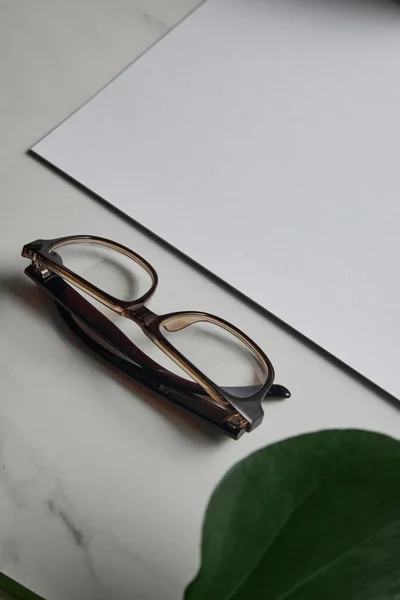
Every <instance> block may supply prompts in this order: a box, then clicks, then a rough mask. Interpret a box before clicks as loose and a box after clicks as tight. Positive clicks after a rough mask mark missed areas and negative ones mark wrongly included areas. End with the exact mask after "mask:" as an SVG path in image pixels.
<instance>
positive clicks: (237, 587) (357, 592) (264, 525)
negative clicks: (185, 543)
mask: <svg viewBox="0 0 400 600" xmlns="http://www.w3.org/2000/svg"><path fill="white" fill-rule="evenodd" d="M389 598H390V599H397V600H398V599H400V443H399V442H397V441H395V440H393V439H391V438H388V437H386V436H383V435H379V434H376V433H369V432H363V431H323V432H319V433H314V434H309V435H302V436H299V437H296V438H292V439H289V440H286V441H284V442H280V443H278V444H274V445H272V446H270V447H267V448H264V449H262V450H259V451H257V452H255V453H254V454H252V455H251V456H249V457H248V458H246V459H245V460H243V461H242V462H240V463H239V464H238V465H236V466H235V467H234V468H233V469H232V470H231V471H230V472H229V473H228V474H227V475H226V476H225V477H224V479H223V480H222V482H221V483H220V484H219V485H218V487H217V489H216V490H215V492H214V494H213V496H212V498H211V501H210V503H209V506H208V508H207V512H206V517H205V523H204V529H203V542H202V564H201V568H200V571H199V573H198V575H197V576H196V578H195V579H194V581H193V582H192V583H191V584H190V585H189V586H188V588H187V590H186V593H185V600H214V599H215V600H259V599H260V600H261V599H262V600H300V599H301V600H317V599H318V600H321V599H322V600H378V599H379V600H387V599H389Z"/></svg>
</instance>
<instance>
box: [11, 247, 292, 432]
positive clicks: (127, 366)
mask: <svg viewBox="0 0 400 600" xmlns="http://www.w3.org/2000/svg"><path fill="white" fill-rule="evenodd" d="M79 243H84V244H95V245H100V246H103V247H108V248H110V249H112V250H115V251H117V252H119V253H121V254H123V255H125V256H127V257H128V258H130V259H132V260H133V261H134V262H136V263H137V264H139V265H140V266H141V267H142V268H143V269H144V270H145V271H146V272H147V273H148V275H149V276H150V278H151V286H150V289H149V290H148V291H147V292H146V293H145V294H143V295H142V296H141V297H140V298H138V299H135V300H132V301H122V300H120V299H118V298H115V297H114V296H112V295H110V294H108V293H106V292H105V291H104V290H101V289H100V288H98V287H97V286H95V285H93V284H92V283H90V282H89V281H87V280H86V279H84V278H83V277H81V276H80V275H78V274H77V273H75V272H73V271H71V270H70V269H69V268H68V267H66V266H65V265H64V264H63V262H62V259H61V257H60V256H59V254H57V252H56V250H57V249H59V248H61V247H62V246H66V245H69V244H79ZM22 256H24V257H25V258H28V259H30V260H31V261H32V262H31V265H30V266H29V267H27V269H26V270H25V272H26V274H27V275H28V276H29V277H30V278H31V279H33V280H34V281H35V283H37V284H39V285H41V286H42V287H44V288H45V289H46V291H47V292H48V293H49V294H50V296H51V297H52V299H53V300H55V302H56V304H57V307H58V310H59V312H60V314H61V316H62V318H63V320H64V321H65V323H66V324H67V325H68V326H69V328H70V329H71V330H72V331H73V333H74V334H75V335H77V336H78V337H79V338H80V339H81V340H82V341H83V342H84V343H85V344H86V345H88V346H89V347H91V348H92V349H93V350H94V351H95V352H97V353H98V354H100V355H101V356H102V357H103V358H104V359H106V360H107V361H108V362H110V363H111V364H113V365H114V366H116V367H117V368H119V369H120V370H122V371H123V372H125V373H126V374H127V375H129V376H130V377H132V378H133V379H135V380H137V381H138V382H139V383H142V384H144V385H145V386H146V387H148V388H149V389H152V391H155V392H156V393H157V394H158V395H161V396H162V397H163V398H167V399H168V400H172V401H173V402H175V403H176V404H179V405H181V406H184V407H185V408H187V409H188V410H190V411H191V412H194V413H196V414H198V415H200V416H202V417H203V418H206V419H207V420H208V421H211V422H213V423H214V424H216V425H218V426H219V427H221V428H222V429H223V430H224V431H225V433H227V434H228V435H230V436H231V437H233V438H235V439H237V438H238V437H240V435H241V434H242V433H243V432H244V431H251V430H252V429H254V428H255V427H257V426H258V425H259V424H260V423H261V421H262V419H263V415H264V412H263V408H262V405H261V402H262V401H263V400H264V399H265V398H266V397H267V396H269V397H277V398H287V397H289V396H290V393H289V392H288V390H287V389H286V388H284V387H283V386H278V385H274V384H273V382H274V369H273V366H272V364H271V361H270V360H269V358H268V357H267V355H266V354H265V353H264V352H263V351H262V350H261V348H260V347H259V346H258V345H257V344H256V343H255V342H253V341H252V340H251V339H250V338H249V337H248V336H247V335H246V334H245V333H243V332H242V331H241V330H240V329H238V328H237V327H235V326H234V325H232V324H231V323H229V322H227V321H225V320H224V319H221V318H220V317H216V316H214V315H211V314H209V313H204V312H195V311H191V312H174V313H168V314H164V315H157V314H155V313H154V312H152V311H151V310H150V309H149V308H147V306H146V305H145V304H146V302H147V301H148V300H149V299H150V298H151V297H152V296H153V294H154V293H155V291H156V289H157V284H158V276H157V273H156V271H155V269H154V268H153V267H152V266H151V265H150V263H148V262H147V261H146V260H145V259H144V258H143V257H142V256H140V255H139V254H137V253H136V252H134V251H133V250H130V249H129V248H127V247H126V246H123V245H122V244H118V243H116V242H113V241H111V240H108V239H106V238H102V237H97V236H90V235H78V236H68V237H62V238H56V239H53V240H36V241H34V242H31V243H29V244H26V245H25V246H24V247H23V250H22ZM74 288H77V289H78V290H80V291H82V292H84V293H85V294H88V295H89V296H91V297H92V298H94V299H95V300H97V301H98V302H100V303H101V304H103V305H104V306H106V307H107V308H109V309H111V310H112V311H114V312H116V313H118V314H119V315H121V316H122V317H125V318H128V319H130V320H132V321H133V322H135V323H136V324H137V325H139V327H140V328H141V329H142V331H143V333H144V334H145V335H146V336H147V337H148V338H149V339H150V340H151V341H152V342H153V343H154V344H155V345H156V346H157V347H158V348H159V349H160V350H161V351H162V352H164V353H165V354H166V355H167V356H168V357H169V358H170V359H172V360H173V361H174V362H175V363H176V364H177V365H178V366H179V367H180V368H181V369H182V370H183V371H184V372H185V373H186V374H187V375H189V377H190V379H191V381H188V380H187V379H186V378H184V377H179V376H178V375H175V374H174V373H172V372H171V371H168V370H167V369H165V368H163V367H161V365H159V364H157V363H156V362H155V361H153V360H152V359H150V358H149V357H148V356H147V355H146V354H144V353H143V352H141V351H140V350H139V348H137V346H135V345H134V344H133V342H131V341H130V340H129V339H128V338H127V336H125V335H124V334H123V333H122V331H121V330H120V329H119V328H118V327H116V326H115V325H114V324H113V323H112V322H111V321H110V320H109V319H107V317H105V316H104V315H103V314H102V313H101V311H99V310H98V309H97V308H95V307H94V306H93V305H92V304H91V303H90V302H88V301H87V300H85V299H84V298H83V296H82V295H81V294H79V293H78V292H76V291H75V289H74ZM197 322H208V323H212V324H214V325H217V326H219V327H221V328H223V329H224V330H226V331H228V332H229V333H230V334H232V335H234V336H235V337H236V338H237V339H239V340H240V341H241V342H242V343H243V344H245V345H246V346H247V348H248V349H249V350H250V351H251V353H252V354H253V356H254V357H255V358H256V359H257V360H258V362H259V363H260V364H261V365H262V367H263V368H264V371H265V383H264V384H263V385H262V386H257V388H256V390H255V389H254V386H249V387H248V388H243V389H241V393H240V397H239V396H238V395H237V393H236V392H237V389H235V388H227V387H220V386H218V385H216V384H215V383H214V382H213V381H211V380H210V379H209V378H208V377H207V376H206V375H205V374H204V373H203V372H202V371H201V370H199V369H198V368H197V367H196V366H195V365H194V364H193V363H192V362H191V361H190V360H188V359H187V357H185V356H184V355H183V354H182V353H181V352H179V351H178V350H177V349H176V348H175V347H174V346H173V345H172V344H171V343H170V342H169V341H168V340H167V339H166V337H165V336H164V335H163V333H162V330H161V327H162V326H163V327H164V328H165V329H167V331H179V330H181V329H183V328H185V327H187V326H188V325H191V324H193V323H197ZM82 325H83V326H85V327H87V328H89V329H90V330H91V332H92V333H94V334H96V335H97V337H99V338H100V339H101V340H102V343H97V342H96V341H95V340H94V339H93V337H92V336H90V335H88V334H87V333H85V331H84V328H82ZM104 343H105V344H106V346H105V345H104ZM107 346H108V347H107Z"/></svg>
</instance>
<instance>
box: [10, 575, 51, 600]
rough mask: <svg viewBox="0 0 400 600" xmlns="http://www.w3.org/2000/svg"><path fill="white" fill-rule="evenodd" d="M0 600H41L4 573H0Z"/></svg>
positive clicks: (41, 599)
mask: <svg viewBox="0 0 400 600" xmlns="http://www.w3.org/2000/svg"><path fill="white" fill-rule="evenodd" d="M0 599H1V600H3V599H4V600H14V599H15V600H43V598H40V597H39V596H37V595H36V594H34V593H33V592H31V591H30V590H28V589H27V588H25V587H23V586H22V585H20V584H19V583H17V582H16V581H14V580H13V579H11V578H10V577H7V575H4V573H0Z"/></svg>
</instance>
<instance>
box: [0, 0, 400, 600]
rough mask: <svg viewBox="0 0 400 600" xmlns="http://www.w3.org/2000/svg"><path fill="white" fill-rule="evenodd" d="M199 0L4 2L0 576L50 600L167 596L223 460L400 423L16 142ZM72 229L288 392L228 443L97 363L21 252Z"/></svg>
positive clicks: (176, 587)
mask: <svg viewBox="0 0 400 600" xmlns="http://www.w3.org/2000/svg"><path fill="white" fill-rule="evenodd" d="M196 4H197V0H151V1H150V0H146V1H145V0H141V1H140V0H136V1H133V0H129V1H128V0H113V1H111V0H73V1H70V2H68V3H66V2H63V1H62V0H32V1H31V2H26V1H24V0H2V2H1V3H0V89H1V93H0V136H1V137H0V139H1V143H0V203H1V223H0V228H1V236H0V252H1V253H0V256H1V259H0V286H1V287H0V332H1V343H0V386H1V388H0V389H1V394H0V570H2V571H4V572H5V573H6V574H7V575H9V576H10V577H13V578H15V579H17V580H18V581H20V582H21V583H22V584H23V585H25V586H27V587H29V588H31V589H33V590H34V591H36V592H37V593H38V594H41V595H43V596H44V597H45V598H46V599H47V600H70V599H71V598H85V599H88V600H92V599H93V600H126V599H127V598H132V599H135V600H156V599H159V598H163V600H175V599H177V598H180V597H181V596H182V590H183V588H184V586H185V584H186V583H187V581H188V580H189V579H190V578H191V577H192V576H193V575H194V573H195V571H196V568H197V565H198V560H199V541H200V528H201V522H202V518H203V512H204V508H205V505H206V502H207V499H208V497H209V495H210V493H211V491H212V489H213V486H214V485H215V483H216V482H217V481H218V480H219V479H220V477H221V476H222V474H223V473H224V472H225V470H226V469H227V468H228V467H229V466H230V465H231V464H232V463H234V462H235V461H236V460H238V459H239V458H240V457H242V456H245V455H246V454H248V453H249V452H250V451H251V450H253V449H255V448H258V447H261V446H263V445H265V444H266V443H269V442H271V441H273V440H276V439H280V438H282V437H286V436H289V435H293V434H295V433H298V432H302V431H310V430H315V429H320V428H328V427H348V426H351V427H362V428H368V429H374V430H378V431H384V432H387V433H389V434H392V435H394V436H396V435H397V436H398V433H399V425H400V412H399V410H398V408H397V407H395V406H394V405H393V404H392V403H390V402H389V401H388V399H387V397H385V395H384V394H383V393H381V392H379V391H378V390H376V389H373V388H372V387H369V386H368V385H367V384H366V383H364V382H363V381H362V380H360V379H358V378H355V377H354V376H353V375H352V374H351V373H350V372H349V371H347V370H344V369H343V368H342V367H341V366H340V365H339V364H338V363H335V362H332V361H330V360H329V359H328V358H327V357H326V356H324V355H323V354H322V353H319V352H317V350H316V349H315V348H313V347H310V346H309V345H306V344H305V343H304V342H302V341H301V340H300V339H298V338H297V337H296V336H294V335H292V334H291V333H289V332H288V331H286V330H285V329H283V328H282V327H280V326H279V325H278V324H277V323H275V322H274V321H273V320H271V319H270V318H268V316H267V315H266V314H265V313H263V312H261V311H260V310H258V309H256V308H254V307H252V306H250V305H249V304H247V303H246V302H244V301H243V300H242V299H241V298H239V297H235V296H233V295H232V294H231V293H230V292H229V291H228V290H226V289H225V288H224V287H223V286H222V285H221V284H219V283H217V282H215V281H213V280H211V279H210V278H208V277H207V276H206V275H205V274H203V273H200V272H198V271H196V270H195V269H194V268H193V267H192V266H190V264H188V263H186V262H184V261H183V260H181V259H180V258H179V257H177V256H176V255H174V254H173V253H171V252H170V251H168V250H166V249H165V248H164V247H163V246H162V245H161V244H160V243H158V242H156V241H154V240H153V239H152V238H151V237H149V236H148V235H146V234H144V233H143V232H142V231H140V230H138V229H137V228H135V227H134V226H133V225H132V224H130V223H129V222H128V221H127V220H123V219H122V218H121V217H119V216H118V215H116V214H114V213H112V212H111V211H110V210H108V209H106V208H105V207H104V206H101V205H100V204H98V203H96V202H95V201H94V200H93V199H92V198H90V197H89V196H88V195H86V194H85V193H84V192H82V191H81V190H78V189H77V188H75V187H73V186H72V185H70V184H69V183H68V182H66V181H64V180H62V179H61V178H60V177H59V176H58V175H56V174H54V173H52V172H51V171H49V170H47V169H46V168H44V167H43V166H42V165H40V164H38V163H37V162H35V161H34V160H33V159H32V158H31V157H29V156H27V155H26V154H25V151H26V149H27V148H28V147H30V146H31V145H32V144H33V143H34V142H35V141H36V140H37V139H38V138H39V137H41V136H42V135H43V134H44V133H46V132H47V131H49V130H50V129H51V128H52V127H54V126H55V125H57V124H58V123H59V121H60V120H61V119H63V118H65V117H66V116H68V115H69V114H70V113H71V112H72V111H73V110H75V109H76V108H77V107H79V106H80V105H81V104H82V102H84V101H85V100H86V99H87V98H88V97H89V96H91V95H92V94H93V93H95V92H96V91H97V90H98V89H99V88H100V87H101V86H102V85H104V84H105V83H106V82H107V81H108V80H109V79H110V78H111V77H113V76H114V75H115V74H116V73H117V72H118V71H120V70H121V68H123V67H124V66H125V65H126V64H127V63H128V62H130V61H131V60H132V59H133V58H134V57H135V56H137V55H139V54H140V53H141V52H143V50H144V49H145V48H147V47H148V46H149V45H151V44H152V43H153V42H154V41H155V40H156V39H157V38H158V37H160V35H162V34H163V33H164V32H166V31H167V30H168V29H169V28H170V27H172V26H173V25H174V23H176V22H177V21H178V20H179V19H180V18H182V17H183V16H184V15H185V13H187V12H188V11H190V10H191V9H192V8H193V7H194V6H195V5H196ZM172 143H173V141H172V140H171V144H172ZM80 232H85V233H93V234H98V235H105V236H107V237H110V238H113V239H116V240H119V241H120V242H121V243H124V244H126V245H127V246H130V247H132V248H134V249H136V250H137V251H139V252H140V253H141V254H143V255H144V256H146V258H148V259H149V260H150V262H151V263H152V264H153V265H154V266H155V267H156V268H157V270H158V272H159V275H160V285H159V290H158V292H157V296H156V297H155V299H154V302H153V304H152V307H153V308H154V310H155V311H158V312H163V311H164V312H167V311H169V310H179V309H195V310H202V309H203V310H206V311H209V312H213V313H216V314H222V315H223V316H225V317H226V318H227V319H229V320H231V321H232V322H234V323H236V324H237V325H239V327H241V328H243V329H244V330H245V331H246V332H248V333H249V334H250V335H251V336H253V337H254V338H255V339H256V340H257V341H258V342H259V343H260V345H262V346H263V347H264V348H265V349H266V351H267V352H268V354H269V355H270V357H271V359H272V361H273V363H274V366H275V368H276V372H277V379H278V380H279V381H280V382H282V383H284V384H285V385H287V386H288V387H289V388H290V389H291V390H292V392H293V396H292V399H291V400H290V401H288V402H286V403H284V404H275V405H271V406H269V407H267V410H266V419H265V422H264V424H263V426H262V427H260V428H259V429H258V430H256V431H255V432H254V433H252V434H251V435H247V436H245V437H244V438H242V439H241V440H240V441H239V442H237V443H235V442H232V441H231V440H228V439H225V438H222V439H221V438H220V437H219V436H218V434H215V433H213V432H211V431H210V430H209V429H208V428H207V427H202V426H200V425H199V424H198V423H197V422H196V421H194V420H193V419H191V418H190V417H187V416H184V415H182V414H181V413H179V412H177V411H176V410H175V409H173V408H171V407H168V406H162V405H160V403H159V402H157V401H155V400H153V399H152V398H151V397H150V396H149V397H144V395H143V394H140V393H138V392H137V391H135V390H134V389H133V386H132V385H131V384H129V383H127V382H126V381H125V380H123V379H118V378H116V377H115V375H114V374H113V373H112V372H111V371H109V370H107V369H104V368H103V366H102V364H101V363H100V362H99V361H97V360H96V359H94V358H92V357H91V356H90V355H88V354H87V353H86V352H85V351H84V350H82V349H81V348H80V346H79V345H77V344H75V343H74V342H73V341H72V340H71V338H70V337H69V336H67V335H66V334H65V332H64V330H63V328H62V327H61V326H60V325H59V323H58V322H57V319H56V318H55V316H54V314H53V312H52V310H51V309H50V308H49V305H48V304H47V303H46V302H45V300H44V299H43V298H42V297H41V296H40V294H39V293H38V291H37V290H36V289H35V286H34V285H33V284H32V283H31V282H30V281H28V279H27V278H26V277H24V275H23V268H24V267H25V262H24V260H23V259H22V258H21V257H20V255H19V254H20V250H21V247H22V245H23V243H25V242H28V241H31V240H32V239H35V238H39V237H42V238H46V237H48V238H52V237H57V236H59V235H67V234H74V233H80ZM174 289H179V296H177V295H174V293H172V292H171V290H174Z"/></svg>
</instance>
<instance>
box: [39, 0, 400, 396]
mask: <svg viewBox="0 0 400 600" xmlns="http://www.w3.org/2000/svg"><path fill="white" fill-rule="evenodd" d="M399 107H400V7H399V6H397V5H395V4H392V3H390V2H385V0H382V1H378V0H373V1H372V0H208V1H207V2H206V3H205V4H204V5H202V6H201V7H200V8H199V9H198V10H197V11H196V12H195V13H194V14H193V15H191V16H190V17H189V18H188V19H187V20H186V21H185V22H183V23H182V24H181V25H179V26H178V27H177V28H176V29H175V30H174V31H173V32H171V33H170V34H169V35H167V36H166V37H165V38H164V39H163V40H162V41H161V42H159V43H158V44H157V45H156V46H155V47H153V48H152V49H151V50H150V51H149V52H147V53H146V54H145V55H144V56H143V57H141V58H140V59H139V60H138V61H137V62H135V63H134V64H133V65H131V66H130V67H129V68H128V69H126V70H125V71H124V72H123V73H122V74H121V75H120V76H119V77H117V78H116V79H115V80H114V81H113V82H112V83H111V84H110V85H108V86H107V87H106V88H105V89H104V90H102V91H101V92H100V93H99V94H98V95H97V96H96V97H94V98H93V99H92V100H91V101H90V102H88V103H87V104H86V105H85V106H84V107H83V108H82V109H80V110H79V111H78V112H76V113H75V114H74V115H72V117H70V118H69V119H68V120H67V121H65V122H64V123H62V124H61V125H60V126H59V127H58V128H57V129H56V130H54V131H53V132H52V133H50V134H49V135H48V136H47V137H46V138H44V139H43V140H42V141H41V142H39V143H38V144H37V145H36V146H35V147H34V149H33V150H34V152H36V153H37V154H39V155H40V156H42V157H43V158H45V159H46V160H47V161H49V162H51V163H53V164H54V165H56V166H57V167H58V168H60V169H62V170H63V171H65V172H66V173H68V174H69V175H70V176H71V177H73V178H74V179H76V180H77V181H79V182H81V183H82V184H83V185H85V186H87V187H88V188H90V189H91V190H93V191H94V192H95V193H97V194H98V195H100V196H101V197H103V198H104V199H105V200H107V201H108V202H110V203H112V204H113V205H115V206H116V207H118V208H119V209H121V210H122V211H124V212H125V213H127V214H128V215H130V216H131V217H132V218H133V219H135V220H136V221H138V222H139V223H141V224H143V225H144V226H146V227H147V228H149V229H150V230H151V231H153V232H155V233H156V234H157V235H159V236H161V237H162V238H164V239H165V240H166V241H168V242H169V243H171V244H172V245H173V246H175V247H176V248H178V249H179V250H181V251H182V252H184V253H185V254H186V255H188V256H190V257H191V258H193V259H194V260H195V261H197V262H198V263H200V264H201V265H203V266H204V267H206V268H207V269H209V270H210V271H212V272H213V273H215V274H216V275H218V276H219V277H221V278H222V279H224V280H225V281H226V282H228V283H229V284H231V285H232V286H234V287H235V288H237V289H239V290H240V291H242V292H243V293H244V294H246V295H247V296H249V297H250V298H252V299H253V300H255V301H256V302H257V303H259V304H261V305H262V306H264V307H265V308H266V309H268V310H269V311H271V312H272V313H274V314H275V315H277V316H278V317H280V318H281V319H282V320H283V321H285V322H287V323H288V324H290V325H291V326H293V327H294V328H295V329H297V330H299V331H300V332H301V333H303V334H305V335H306V336H307V337H308V338H310V339H311V340H313V341H315V342H316V343H318V344H319V345H320V346H322V347H324V348H325V349H326V350H328V351H329V352H331V353H332V354H334V355H336V356H337V357H339V358H340V359H341V360H343V361H344V362H346V363H348V364H349V365H350V366H351V367H353V368H354V369H356V370H358V371H359V372H360V373H361V374H363V375H365V376H366V377H367V378H369V379H371V380H372V381H374V382H375V383H376V384H378V385H379V386H381V387H383V388H384V389H386V390H387V391H388V392H390V393H391V394H393V395H394V396H396V397H400V375H399V368H398V362H399V358H400V309H399V300H400V269H399V256H400V242H399V224H400V203H399V200H400V181H399V158H400V109H399ZM66 233H69V232H66ZM88 233H90V232H88Z"/></svg>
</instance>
